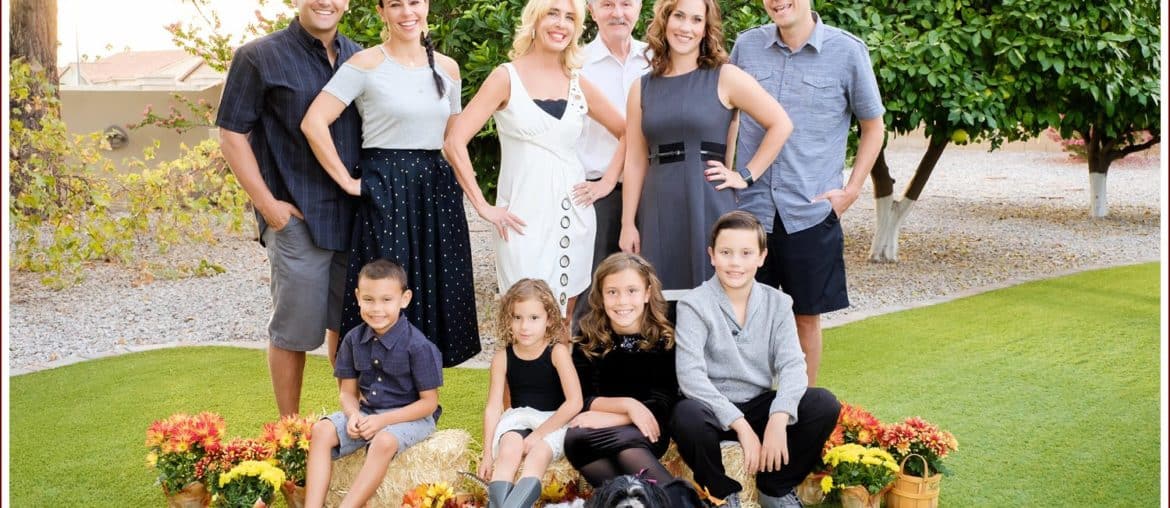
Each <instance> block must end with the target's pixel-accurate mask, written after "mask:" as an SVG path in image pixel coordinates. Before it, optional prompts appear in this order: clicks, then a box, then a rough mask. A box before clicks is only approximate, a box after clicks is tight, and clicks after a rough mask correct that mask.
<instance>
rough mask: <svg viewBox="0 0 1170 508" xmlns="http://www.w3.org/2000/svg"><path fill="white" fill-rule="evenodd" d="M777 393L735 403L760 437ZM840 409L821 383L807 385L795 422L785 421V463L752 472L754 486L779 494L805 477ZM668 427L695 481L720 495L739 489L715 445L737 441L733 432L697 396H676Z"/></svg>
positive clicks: (740, 488)
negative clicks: (786, 441)
mask: <svg viewBox="0 0 1170 508" xmlns="http://www.w3.org/2000/svg"><path fill="white" fill-rule="evenodd" d="M775 396H776V392H774V391H767V392H764V393H763V394H761V395H759V396H757V397H756V398H754V399H752V400H749V401H747V402H745V403H743V404H736V407H738V408H739V410H740V411H743V416H744V419H746V420H747V422H748V424H749V425H751V427H752V430H754V431H755V432H756V435H757V436H759V437H760V440H761V441H762V440H763V438H764V429H765V428H766V427H767V426H768V417H769V413H768V410H769V407H770V406H771V404H772V399H773V398H775ZM840 412H841V403H840V402H837V398H836V397H834V396H833V394H832V393H830V392H829V391H828V390H826V389H824V388H809V389H808V391H806V392H805V393H804V396H803V397H801V398H800V404H799V406H798V407H797V409H796V414H797V420H796V423H795V424H793V425H789V426H788V464H787V465H785V466H783V467H782V468H780V470H779V471H773V472H767V473H758V474H756V486H757V487H759V489H760V492H762V493H764V494H766V495H769V496H773V497H779V496H783V495H784V494H786V493H788V490H789V489H791V488H793V487H795V486H796V485H799V484H800V482H802V481H804V478H805V477H806V476H808V474H809V473H810V472H812V469H813V468H814V467H816V466H817V464H818V463H819V462H820V460H821V449H822V448H823V447H824V445H825V441H826V440H828V439H829V434H831V433H832V432H833V427H834V426H835V425H836V424H837V414H838V413H840ZM671 428H672V429H673V432H674V441H675V443H676V444H677V445H678V453H679V455H681V456H682V458H683V460H684V461H685V462H686V463H687V465H688V466H690V468H691V470H692V471H694V473H695V481H696V482H697V483H698V484H699V485H701V486H703V487H706V488H707V489H708V490H709V491H710V492H711V495H713V496H715V497H718V498H723V497H727V496H728V495H729V494H731V493H733V492H739V491H740V490H743V486H742V485H740V483H739V482H737V481H735V480H733V479H731V478H729V477H728V476H727V474H726V473H725V471H724V469H723V455H722V452H721V451H720V449H719V442H720V441H735V440H736V435H735V431H733V430H723V429H722V428H721V426H720V425H719V422H718V421H717V420H716V419H715V414H714V413H712V412H711V410H710V409H708V408H707V406H706V405H704V404H703V403H702V402H699V401H696V400H689V399H684V400H682V401H679V403H678V405H676V406H675V407H674V414H673V415H672V416H671Z"/></svg>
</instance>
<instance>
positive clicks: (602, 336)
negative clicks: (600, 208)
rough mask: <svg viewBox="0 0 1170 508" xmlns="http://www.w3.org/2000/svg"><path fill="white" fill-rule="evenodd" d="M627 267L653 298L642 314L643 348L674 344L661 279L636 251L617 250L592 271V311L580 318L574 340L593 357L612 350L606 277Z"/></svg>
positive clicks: (587, 354)
mask: <svg viewBox="0 0 1170 508" xmlns="http://www.w3.org/2000/svg"><path fill="white" fill-rule="evenodd" d="M625 270H633V271H634V272H635V273H637V274H638V275H639V276H640V277H642V281H643V282H645V283H646V292H647V293H648V294H649V295H650V301H649V302H646V308H645V311H644V312H643V313H642V326H641V333H642V337H643V338H644V339H645V340H643V341H642V344H641V346H640V347H641V349H642V350H643V351H649V350H652V349H654V348H656V347H658V345H659V344H662V345H663V348H664V349H670V348H672V347H674V327H673V326H671V324H670V321H669V320H667V319H666V298H665V297H663V296H662V281H660V280H658V274H657V273H655V272H654V267H653V266H651V265H650V263H649V262H648V261H646V260H645V259H643V258H642V256H639V255H637V254H630V253H626V252H618V253H616V254H611V255H610V256H609V257H607V258H605V260H604V261H602V262H601V264H599V265H597V270H596V271H594V272H593V288H592V289H591V290H590V291H589V311H588V312H586V313H585V316H584V317H582V318H581V335H580V336H578V337H576V338H575V339H574V342H576V343H577V344H578V345H579V346H580V347H581V351H582V352H584V353H585V355H586V356H588V357H590V358H600V357H602V356H605V355H606V354H608V353H609V352H610V351H612V350H613V337H612V334H613V328H612V327H610V325H609V316H607V315H606V314H605V296H604V295H603V294H602V291H603V288H602V287H601V285H602V283H603V282H605V279H606V277H609V276H610V275H613V274H615V273H618V272H622V271H625Z"/></svg>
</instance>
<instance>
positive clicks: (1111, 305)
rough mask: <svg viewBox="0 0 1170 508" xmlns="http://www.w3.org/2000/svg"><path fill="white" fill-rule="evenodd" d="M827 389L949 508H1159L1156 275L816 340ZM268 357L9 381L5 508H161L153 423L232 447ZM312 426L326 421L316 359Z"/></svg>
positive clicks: (183, 357) (330, 393)
mask: <svg viewBox="0 0 1170 508" xmlns="http://www.w3.org/2000/svg"><path fill="white" fill-rule="evenodd" d="M825 344H826V345H825V358H824V366H823V368H822V374H821V382H822V384H823V386H826V387H828V388H830V389H831V390H833V391H834V392H835V393H836V394H837V395H838V397H840V398H841V399H843V400H846V401H848V402H851V403H855V404H860V405H862V406H864V407H866V408H868V409H870V410H871V411H873V412H874V414H875V415H877V416H878V417H879V418H882V419H885V420H894V419H900V418H903V417H906V416H911V415H920V416H922V417H924V418H926V419H928V420H930V421H932V422H934V423H937V424H939V425H940V426H942V427H943V428H944V429H947V430H950V431H952V432H953V433H954V434H955V436H956V437H957V438H958V439H959V446H960V449H959V452H958V453H957V454H956V455H954V456H953V459H952V460H951V461H950V465H951V469H952V470H953V471H954V472H955V475H954V476H952V477H949V478H947V479H946V480H945V481H944V483H943V494H942V502H943V505H944V506H1054V505H1060V506H1152V505H1156V504H1157V502H1158V496H1159V485H1158V482H1159V470H1158V467H1157V465H1158V463H1159V452H1158V451H1159V449H1160V443H1159V425H1158V421H1159V408H1158V404H1159V392H1158V390H1159V384H1158V383H1159V358H1160V355H1159V351H1160V349H1159V345H1160V343H1159V272H1158V265H1157V264H1146V265H1139V266H1132V267H1123V268H1116V269H1109V270H1102V271H1097V272H1090V273H1084V274H1079V275H1074V276H1070V277H1063V278H1059V279H1054V280H1049V281H1043V282H1037V283H1030V284H1024V285H1021V286H1018V287H1013V288H1009V289H1005V290H1001V291H994V292H991V293H987V294H983V295H979V296H975V297H970V298H965V299H962V300H958V301H954V302H950V303H946V304H941V305H936V306H932V307H928V308H923V309H916V310H911V311H906V312H899V313H896V314H890V315H885V316H880V317H876V318H872V319H867V320H864V321H861V322H857V323H853V324H850V325H846V326H842V327H839V328H834V329H831V330H828V331H827V332H826V339H825ZM263 355H264V353H263V352H262V351H256V350H249V349H236V348H224V347H191V348H181V349H169V350H160V351H154V352H148V353H139V354H132V355H126V356H121V357H116V358H110V359H104V360H98V361H92V362H86V363H81V364H77V365H72V366H68V367H63V368H59V369H54V370H51V371H45V372H38V373H33V374H27V375H23V376H17V377H13V378H12V379H11V388H12V391H11V411H12V416H11V430H10V432H11V434H10V436H11V453H10V455H11V462H10V463H11V477H10V478H9V487H10V489H11V499H12V502H13V504H14V506H117V507H122V506H151V505H154V506H158V505H161V504H162V502H163V498H162V494H161V492H160V491H159V489H158V488H157V487H155V486H154V485H153V473H152V471H151V470H150V469H149V468H148V467H147V466H146V463H145V460H144V455H145V449H144V447H143V440H144V439H145V435H144V432H145V429H146V427H147V425H149V424H150V422H151V421H152V420H155V419H158V418H162V417H165V416H167V415H169V414H171V413H173V412H177V411H186V412H197V411H201V410H209V411H216V412H219V413H220V414H222V415H223V416H224V417H225V418H226V419H227V422H228V433H229V434H231V435H249V436H251V435H257V434H258V433H259V430H260V427H261V425H262V424H263V423H264V422H265V421H267V420H268V419H270V418H272V417H273V415H274V414H275V413H276V410H275V406H274V404H273V402H272V397H271V395H270V390H269V382H268V377H267V370H266V369H265V368H264V365H265V364H264V361H263ZM445 374H446V376H447V377H446V388H444V389H443V390H441V400H442V401H443V406H444V413H443V418H442V421H441V422H440V427H444V428H450V427H460V428H464V429H467V430H469V431H470V432H471V433H472V435H473V436H477V437H478V436H479V432H480V431H479V429H480V415H481V413H482V408H483V397H484V393H485V392H486V390H487V373H486V371H476V370H466V369H449V370H447V371H446V373H445ZM306 377H307V384H306V387H305V395H304V402H303V405H302V407H303V408H304V409H305V410H306V411H317V412H326V411H332V410H334V409H335V407H336V406H337V402H336V392H335V390H336V384H335V383H334V381H333V380H332V378H331V377H330V372H329V369H328V367H327V362H326V361H325V360H324V359H323V358H319V357H311V359H310V362H309V368H308V372H307V375H306Z"/></svg>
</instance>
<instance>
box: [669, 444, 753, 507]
mask: <svg viewBox="0 0 1170 508" xmlns="http://www.w3.org/2000/svg"><path fill="white" fill-rule="evenodd" d="M720 449H721V451H722V452H723V469H724V470H725V471H727V476H730V477H731V478H733V479H735V481H737V482H739V484H740V485H743V491H741V492H740V493H739V501H740V503H741V505H742V506H743V507H744V508H759V506H760V503H759V491H758V490H756V475H755V474H747V473H746V472H745V471H744V464H743V448H740V446H739V443H738V442H736V441H724V442H722V443H720ZM662 464H663V465H664V466H666V470H667V471H670V474H672V475H674V476H677V477H681V478H686V479H688V480H691V481H692V482H693V481H694V480H695V474H694V473H693V472H691V468H690V467H687V464H686V462H684V461H683V459H682V457H680V456H679V454H678V448H676V447H675V445H674V443H670V448H667V449H666V453H665V454H663V455H662Z"/></svg>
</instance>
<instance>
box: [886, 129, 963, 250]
mask: <svg viewBox="0 0 1170 508" xmlns="http://www.w3.org/2000/svg"><path fill="white" fill-rule="evenodd" d="M949 141H950V140H949V139H947V137H946V136H942V135H935V136H932V137H931V138H930V145H929V146H927V148H926V153H925V154H923V155H922V160H920V161H919V162H918V167H917V168H916V169H915V170H914V177H913V178H911V179H910V184H909V185H907V186H906V192H905V194H903V195H902V198H901V199H898V200H895V199H894V196H893V194H894V191H893V185H894V180H893V178H891V177H890V169H889V166H888V165H887V164H886V157H885V150H884V149H883V150H882V151H881V153H879V154H878V159H877V161H876V162H875V163H874V168H873V172H872V173H871V176H872V178H873V180H874V182H873V183H874V208H875V211H876V220H877V223H876V225H875V228H874V234H873V242H871V243H870V245H869V260H870V261H873V262H877V263H894V262H897V261H898V234H899V233H900V232H901V230H902V224H903V223H904V222H905V220H906V216H907V215H909V214H910V209H911V208H912V207H913V206H914V202H915V201H918V197H919V196H921V195H922V189H924V188H925V187H926V182H927V180H929V179H930V174H931V172H932V171H934V167H935V166H936V165H938V160H939V158H940V157H942V153H943V150H945V149H946V147H947V143H948V142H949ZM879 180H880V182H881V183H880V185H879ZM882 192H884V195H883V194H882Z"/></svg>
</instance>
